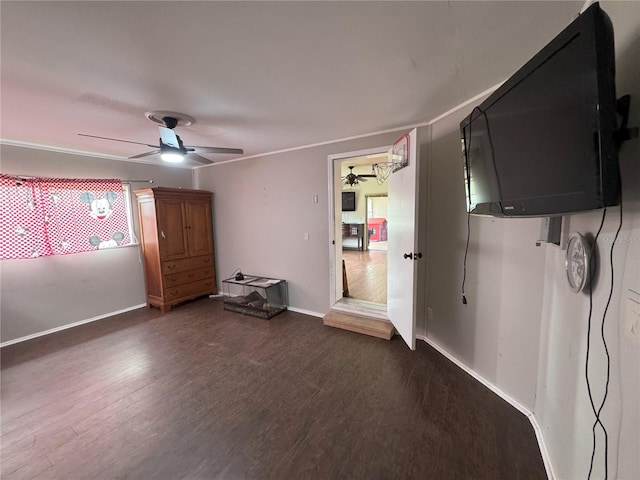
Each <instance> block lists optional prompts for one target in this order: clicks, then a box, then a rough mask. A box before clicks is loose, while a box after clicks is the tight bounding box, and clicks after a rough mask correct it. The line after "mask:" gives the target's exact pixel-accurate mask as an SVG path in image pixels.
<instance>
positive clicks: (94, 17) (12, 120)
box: [0, 1, 583, 162]
mask: <svg viewBox="0 0 640 480" xmlns="http://www.w3.org/2000/svg"><path fill="white" fill-rule="evenodd" d="M0 3H1V5H0V9H1V10H0V19H1V62H2V63H1V69H2V70H1V74H2V77H1V82H2V83H1V89H2V90H1V94H2V105H1V114H2V125H1V131H0V133H1V138H2V140H3V142H4V143H9V144H35V145H40V146H48V147H52V148H57V149H70V150H76V151H83V152H95V153H97V154H100V155H112V156H118V157H128V156H131V155H136V154H140V153H143V152H145V151H148V150H149V148H148V147H144V146H138V145H130V144H124V143H117V142H109V141H105V140H97V139H91V138H84V137H80V136H78V135H77V134H78V133H85V134H91V135H100V136H105V137H112V138H120V139H125V140H132V141H137V142H142V143H150V144H157V141H158V133H157V128H156V126H155V124H153V123H152V122H150V121H149V120H147V119H146V118H145V116H144V114H145V112H147V111H149V110H169V111H177V112H182V113H185V114H188V115H190V116H192V117H194V118H195V119H196V122H195V123H194V124H193V125H192V126H189V127H184V128H178V129H177V131H178V133H179V135H180V136H181V137H182V139H183V141H184V142H185V144H188V145H204V146H219V147H239V148H244V150H245V156H250V155H256V154H260V153H267V152H273V151H278V150H282V149H287V148H292V147H298V146H302V145H309V144H314V143H320V142H327V141H331V140H336V139H340V138H346V137H351V136H357V135H363V134H368V133H373V132H377V131H383V130H388V129H393V128H398V127H404V126H409V125H413V124H417V123H422V122H426V121H429V120H431V119H433V118H434V117H436V116H438V115H440V114H442V113H443V112H445V111H447V110H449V109H451V108H452V107H455V106H456V105H459V104H460V103H462V102H464V101H465V100H467V99H469V98H471V97H473V96H475V95H477V94H479V93H481V92H483V91H485V90H486V89H488V88H490V87H492V86H493V85H495V84H497V83H499V82H501V81H503V80H505V79H506V78H507V77H508V76H510V75H511V74H513V73H514V72H515V70H517V69H518V68H519V67H520V66H521V65H523V64H524V63H525V62H526V61H527V60H528V59H529V58H530V57H531V56H532V55H534V54H535V53H536V52H537V51H538V50H539V49H540V48H541V47H543V46H544V45H545V44H546V43H547V42H548V41H550V40H551V39H552V38H553V37H554V36H555V35H556V34H557V33H559V32H560V31H561V30H562V29H563V28H564V27H565V26H566V25H567V24H568V23H569V22H570V21H571V20H572V19H573V17H575V15H576V14H577V13H578V12H579V11H580V8H581V7H582V4H583V2H581V1H578V2H564V1H554V2H520V1H515V2H484V1H473V2H237V1H236V2H181V1H174V2H151V1H148V2H59V1H53V2H10V1H2V2H0ZM207 156H208V157H209V158H211V159H213V160H216V161H224V160H228V159H230V158H234V157H231V156H228V155H207ZM146 160H147V161H152V162H159V161H160V160H159V159H157V158H155V157H148V158H147V159H146Z"/></svg>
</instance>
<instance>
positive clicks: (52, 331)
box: [0, 303, 147, 348]
mask: <svg viewBox="0 0 640 480" xmlns="http://www.w3.org/2000/svg"><path fill="white" fill-rule="evenodd" d="M146 306H147V304H146V303H141V304H140V305H134V306H132V307H127V308H123V309H122V310H117V311H115V312H109V313H105V314H104V315H98V316H97V317H91V318H87V319H86V320H80V321H79V322H74V323H69V324H67V325H62V326H61V327H56V328H51V329H49V330H44V331H42V332H38V333H33V334H31V335H27V336H26V337H20V338H16V339H14V340H7V341H6V342H2V343H0V348H2V347H7V346H9V345H13V344H14V343H20V342H26V341H27V340H31V339H32V338H38V337H42V336H44V335H49V334H50V333H55V332H60V331H62V330H66V329H68V328H73V327H78V326H80V325H84V324H85V323H91V322H95V321H96V320H102V319H103V318H107V317H112V316H113V315H118V314H120V313H125V312H130V311H131V310H137V309H138V308H143V307H146Z"/></svg>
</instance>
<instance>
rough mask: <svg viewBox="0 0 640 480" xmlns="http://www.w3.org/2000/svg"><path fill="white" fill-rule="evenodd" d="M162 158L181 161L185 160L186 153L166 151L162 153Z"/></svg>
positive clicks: (176, 161)
mask: <svg viewBox="0 0 640 480" xmlns="http://www.w3.org/2000/svg"><path fill="white" fill-rule="evenodd" d="M160 158H162V160H164V161H165V162H168V163H180V162H182V161H184V155H182V154H181V153H175V152H164V153H162V154H160Z"/></svg>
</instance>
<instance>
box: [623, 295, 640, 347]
mask: <svg viewBox="0 0 640 480" xmlns="http://www.w3.org/2000/svg"><path fill="white" fill-rule="evenodd" d="M623 328H624V334H625V335H626V336H627V338H629V339H631V340H633V341H634V342H636V343H637V344H638V345H640V303H638V302H636V301H635V300H634V299H632V298H627V303H626V306H625V312H624V327H623Z"/></svg>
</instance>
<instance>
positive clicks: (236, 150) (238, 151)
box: [185, 146, 244, 155]
mask: <svg viewBox="0 0 640 480" xmlns="http://www.w3.org/2000/svg"><path fill="white" fill-rule="evenodd" d="M185 148H186V149H187V150H188V149H190V148H194V149H196V150H197V151H199V152H202V153H233V154H236V155H240V154H243V153H244V150H243V149H241V148H224V147H194V146H189V147H185Z"/></svg>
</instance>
